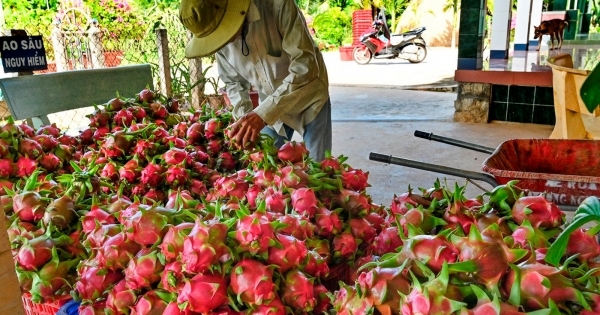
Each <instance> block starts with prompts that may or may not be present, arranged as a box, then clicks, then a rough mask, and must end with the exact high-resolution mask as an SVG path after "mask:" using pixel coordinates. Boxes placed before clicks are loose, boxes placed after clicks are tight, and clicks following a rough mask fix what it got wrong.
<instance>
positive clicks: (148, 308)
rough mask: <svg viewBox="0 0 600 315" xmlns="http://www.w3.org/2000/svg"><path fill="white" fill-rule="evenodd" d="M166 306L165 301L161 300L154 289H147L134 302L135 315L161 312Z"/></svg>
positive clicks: (150, 314)
mask: <svg viewBox="0 0 600 315" xmlns="http://www.w3.org/2000/svg"><path fill="white" fill-rule="evenodd" d="M166 308H167V302H165V301H164V300H162V299H161V298H160V297H159V296H158V294H156V292H155V291H148V292H146V293H145V294H144V295H142V296H141V297H140V299H139V300H138V301H137V303H136V304H135V315H153V314H162V312H164V310H165V309H166Z"/></svg>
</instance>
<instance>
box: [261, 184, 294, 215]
mask: <svg viewBox="0 0 600 315" xmlns="http://www.w3.org/2000/svg"><path fill="white" fill-rule="evenodd" d="M264 193H265V203H266V207H267V210H269V211H271V212H276V213H284V212H285V209H286V208H287V204H288V200H289V197H287V195H284V194H283V192H282V191H280V190H274V189H267V190H266V191H265V192H264Z"/></svg>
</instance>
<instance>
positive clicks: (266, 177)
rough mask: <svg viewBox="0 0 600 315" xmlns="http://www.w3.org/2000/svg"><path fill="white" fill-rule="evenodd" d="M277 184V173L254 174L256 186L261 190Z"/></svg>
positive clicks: (258, 171) (257, 172) (258, 172)
mask: <svg viewBox="0 0 600 315" xmlns="http://www.w3.org/2000/svg"><path fill="white" fill-rule="evenodd" d="M274 182H275V173H273V171H271V170H257V171H256V172H254V185H256V186H259V187H261V188H267V187H271V186H273V183H274Z"/></svg>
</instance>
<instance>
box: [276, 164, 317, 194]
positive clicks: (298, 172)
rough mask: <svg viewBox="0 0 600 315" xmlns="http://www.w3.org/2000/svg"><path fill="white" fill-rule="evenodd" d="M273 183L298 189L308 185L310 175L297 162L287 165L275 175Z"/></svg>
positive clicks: (281, 186)
mask: <svg viewBox="0 0 600 315" xmlns="http://www.w3.org/2000/svg"><path fill="white" fill-rule="evenodd" d="M275 184H276V185H277V186H278V187H280V188H291V189H299V188H303V187H308V185H309V184H310V176H309V175H308V174H307V173H306V170H305V169H304V167H302V166H300V165H297V164H295V165H288V166H285V167H283V168H282V169H281V170H280V171H279V173H277V174H276V175H275Z"/></svg>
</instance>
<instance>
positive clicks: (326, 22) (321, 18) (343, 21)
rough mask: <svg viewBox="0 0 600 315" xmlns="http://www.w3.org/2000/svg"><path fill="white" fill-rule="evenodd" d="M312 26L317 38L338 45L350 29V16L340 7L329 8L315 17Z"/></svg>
mask: <svg viewBox="0 0 600 315" xmlns="http://www.w3.org/2000/svg"><path fill="white" fill-rule="evenodd" d="M313 27H314V28H315V31H316V36H317V37H318V38H319V39H321V40H322V41H324V42H326V43H329V44H333V45H337V46H339V45H341V44H342V43H343V41H344V38H346V36H347V35H348V34H349V33H351V31H352V18H351V17H350V15H349V14H348V13H345V12H344V11H342V10H341V9H340V8H337V7H335V8H330V9H328V10H326V11H325V12H323V13H321V14H319V15H317V16H316V17H315V19H314V20H313Z"/></svg>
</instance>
